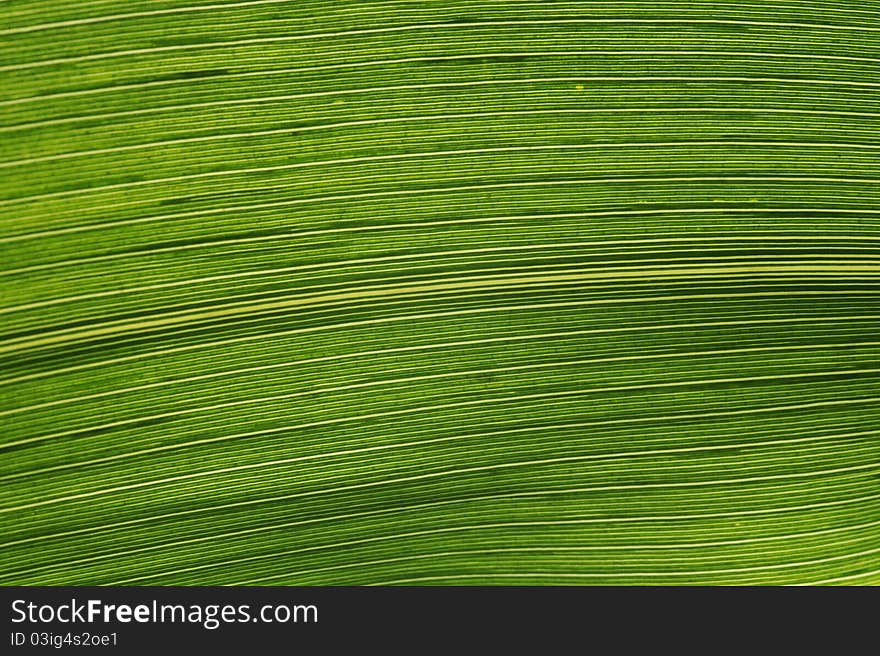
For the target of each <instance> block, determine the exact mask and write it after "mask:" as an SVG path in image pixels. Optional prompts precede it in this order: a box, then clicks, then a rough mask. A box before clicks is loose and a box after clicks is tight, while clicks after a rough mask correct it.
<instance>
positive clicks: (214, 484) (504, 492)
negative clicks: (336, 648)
mask: <svg viewBox="0 0 880 656" xmlns="http://www.w3.org/2000/svg"><path fill="white" fill-rule="evenodd" d="M0 36H2V39H0V41H2V46H0V48H2V50H0V269H2V271H0V295H2V299H0V426H2V435H0V505H2V507H0V540H2V543H0V584H6V585H10V584H29V585H36V584H45V585H53V584H54V585H59V584H81V585H84V584H101V585H117V584H131V585H134V584H137V585H166V584H169V585H170V584H175V585H201V584H217V585H242V584H253V585H301V584H302V585H327V584H357V585H360V584H385V585H390V584H425V585H430V584H438V585H496V584H501V585H507V584H522V585H544V584H556V585H560V584H561V585H567V584H596V585H631V584H640V585H644V584H658V585H682V584H685V585H696V584H698V585H728V584H730V585H735V584H850V585H869V584H878V583H880V441H878V439H880V410H878V403H877V402H878V400H880V330H878V328H880V302H878V301H880V294H878V283H880V259H878V258H880V202H878V201H880V185H878V184H877V183H878V177H880V176H878V173H880V171H878V163H880V141H878V139H877V137H878V134H880V130H878V117H880V2H875V1H873V0H867V1H860V2H855V1H853V0H836V1H824V0H815V1H814V0H808V1H797V2H796V1H795V0H767V1H760V2H759V1H757V0H754V1H752V2H734V1H732V0H712V1H709V0H706V1H703V0H694V1H675V2H672V1H665V0H659V1H652V2H644V1H641V0H639V1H634V0H619V1H611V0H609V1H593V0H589V1H587V0H583V1H578V0H560V1H558V2H539V1H537V0H403V1H390V0H370V1H367V0H251V1H248V2H244V1H229V2H227V1H225V0H203V1H199V0H149V1H147V0H3V1H2V3H0Z"/></svg>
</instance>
